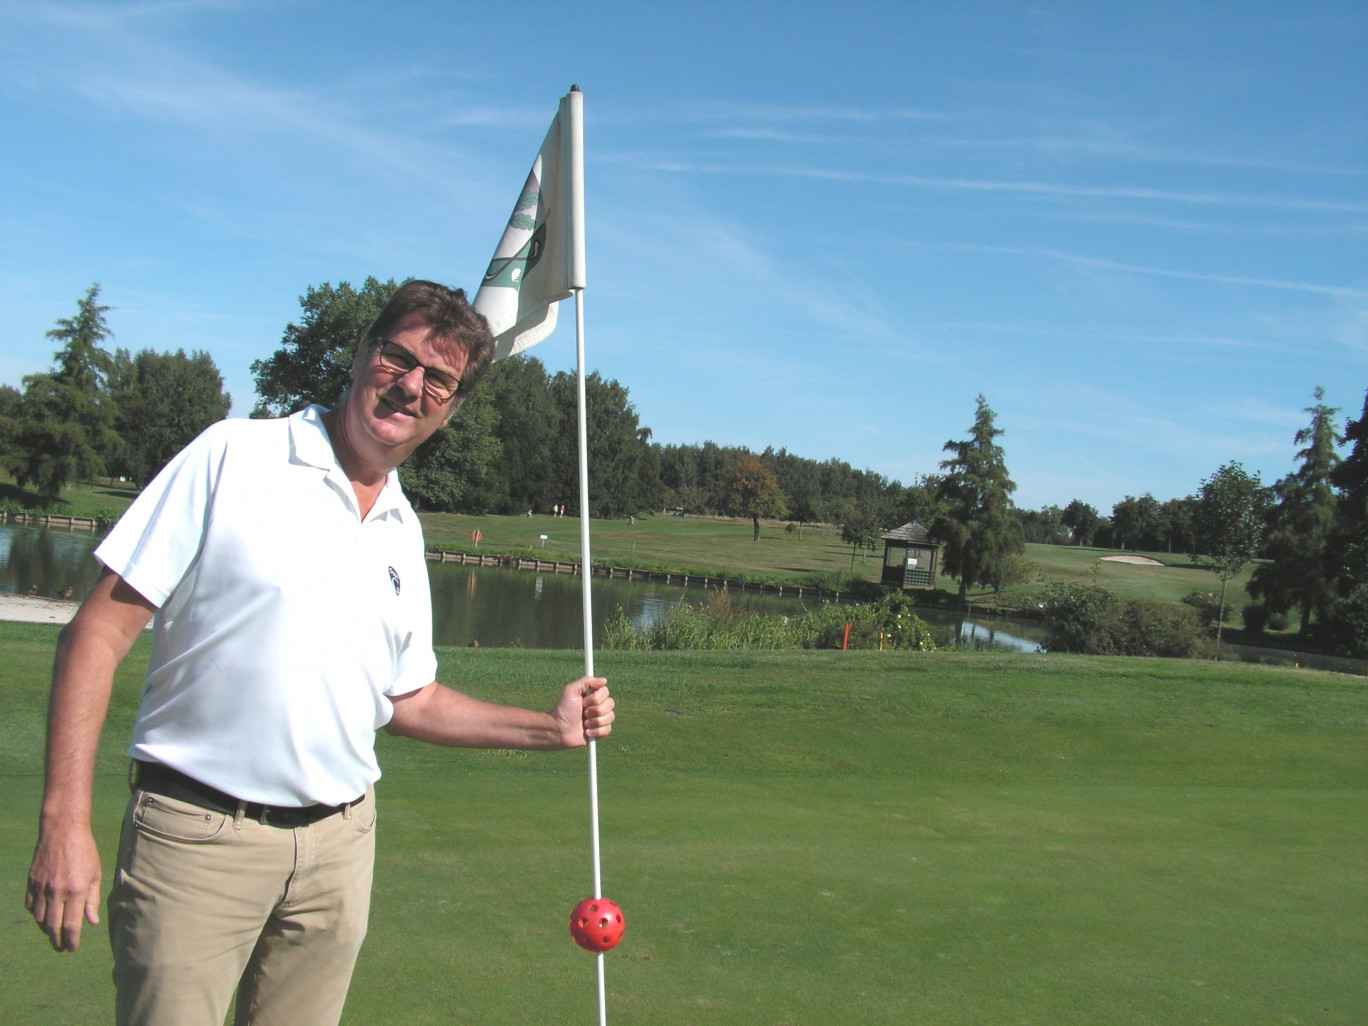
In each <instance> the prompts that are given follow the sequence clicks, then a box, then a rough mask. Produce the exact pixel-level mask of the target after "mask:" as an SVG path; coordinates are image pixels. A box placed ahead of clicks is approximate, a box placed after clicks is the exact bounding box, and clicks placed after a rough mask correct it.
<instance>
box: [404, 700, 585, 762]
mask: <svg viewBox="0 0 1368 1026" xmlns="http://www.w3.org/2000/svg"><path fill="white" fill-rule="evenodd" d="M385 730H387V731H388V732H389V733H391V734H396V735H399V736H401V737H411V738H414V739H415V740H418V741H426V742H428V743H429V744H436V745H446V746H448V747H455V748H517V749H526V750H534V751H545V750H553V749H558V748H564V747H566V743H565V740H564V736H563V733H562V731H561V728H560V725H559V723H558V721H557V720H556V718H555V717H554V716H552V714H550V713H544V712H535V711H533V710H531V709H520V708H517V707H516V706H508V705H495V704H494V703H492V702H483V701H481V700H479V699H477V698H472V697H470V696H469V695H464V694H462V693H461V692H459V691H455V690H453V689H451V688H448V687H443V686H442V685H440V684H429V685H428V686H427V687H425V688H422V689H420V691H418V692H415V693H414V694H412V695H404V696H401V697H400V698H398V699H396V700H395V702H394V715H393V717H391V719H390V721H389V723H387V724H385Z"/></svg>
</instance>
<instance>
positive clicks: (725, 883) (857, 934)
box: [0, 625, 1368, 1026]
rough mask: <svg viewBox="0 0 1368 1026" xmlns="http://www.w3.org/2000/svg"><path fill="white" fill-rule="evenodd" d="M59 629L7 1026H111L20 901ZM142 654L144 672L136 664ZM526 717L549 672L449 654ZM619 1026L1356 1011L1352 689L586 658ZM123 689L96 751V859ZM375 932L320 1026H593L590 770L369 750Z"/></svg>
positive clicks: (861, 665) (13, 756) (1355, 708)
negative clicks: (619, 922)
mask: <svg viewBox="0 0 1368 1026" xmlns="http://www.w3.org/2000/svg"><path fill="white" fill-rule="evenodd" d="M54 635H55V631H54V630H53V629H52V628H51V627H47V626H41V627H37V626H35V627H30V626H24V625H2V626H0V645H2V646H3V649H4V651H5V653H6V666H5V670H4V672H3V678H2V679H3V682H4V691H5V695H6V698H7V701H6V703H5V706H4V709H3V711H0V770H3V773H4V775H5V778H6V780H5V785H6V786H5V788H4V792H3V793H4V795H5V799H4V801H5V805H4V815H3V816H2V817H0V853H2V854H3V860H2V861H0V866H2V867H3V868H2V869H0V891H3V893H6V894H9V895H11V899H10V900H11V901H12V905H11V909H12V913H11V915H10V916H8V917H6V918H5V919H4V920H3V926H2V927H0V929H3V931H4V933H5V935H4V937H3V942H0V978H3V980H4V981H5V982H4V986H3V988H2V989H0V1021H4V1022H11V1021H13V1022H22V1023H34V1024H46V1023H58V1022H97V1021H107V1019H108V1014H109V1013H108V1009H109V1000H110V985H109V982H108V966H109V956H108V950H107V947H106V940H105V937H104V933H103V927H100V928H96V929H93V930H90V931H89V934H88V936H87V938H86V943H85V944H84V945H83V947H82V950H81V951H80V952H79V953H78V954H77V955H76V956H56V955H54V954H52V953H51V952H50V951H48V950H47V948H46V943H45V942H44V941H43V939H42V938H41V936H40V935H39V934H38V932H37V930H36V929H35V928H34V927H33V926H32V924H31V923H30V922H28V921H26V918H25V916H24V914H23V912H22V910H21V909H20V908H19V899H20V895H21V894H22V889H23V876H24V872H25V871H26V868H27V863H28V857H29V854H30V851H31V847H32V842H33V828H34V823H35V819H36V803H37V800H38V794H39V787H40V754H39V753H40V744H41V736H42V725H41V724H42V716H43V705H44V698H43V692H44V690H45V687H46V683H45V682H46V677H47V667H48V662H49V660H50V656H51V646H52V642H53V639H54ZM145 644H146V642H142V643H140V648H139V650H138V652H137V654H136V656H135V659H134V660H130V662H131V663H136V662H137V661H138V660H140V659H141V658H143V657H145V651H146V650H145V648H144V647H141V646H145ZM441 657H442V664H443V676H444V677H445V678H446V679H448V680H451V681H453V682H460V683H463V684H464V686H466V687H467V688H468V689H470V690H473V691H476V692H477V693H479V694H481V695H483V696H486V697H491V698H495V699H498V700H504V701H513V702H518V703H522V704H534V705H544V704H545V703H546V702H547V701H548V700H549V692H550V690H551V687H550V682H556V681H560V680H562V679H567V678H570V677H573V676H575V675H577V674H578V673H579V669H580V658H581V657H580V656H579V655H578V654H576V653H572V652H533V651H516V650H493V649H489V650H485V649H480V650H466V649H460V650H444V651H443V652H442V653H441ZM596 662H597V668H598V670H599V671H600V672H602V673H604V674H606V675H607V676H609V677H610V679H611V680H612V682H613V686H614V690H615V693H616V694H617V696H618V698H619V702H620V711H621V715H622V718H621V720H620V723H619V728H618V730H617V731H615V733H614V736H613V738H612V739H611V740H610V741H608V742H605V743H604V744H602V745H600V746H599V759H598V762H599V773H600V785H599V789H600V796H601V804H602V835H603V865H604V890H605V892H606V893H607V894H608V896H610V897H612V898H614V899H615V900H617V901H618V902H619V903H620V904H621V905H622V906H623V909H624V911H625V913H626V916H627V924H628V925H627V935H626V938H625V940H624V941H623V943H622V945H621V946H620V947H619V948H617V949H615V950H614V951H612V952H610V953H609V954H608V956H607V980H608V991H609V1021H610V1022H614V1023H619V1024H630V1023H641V1024H652V1026H659V1024H680V1026H685V1024H688V1026H695V1024H698V1023H708V1024H724V1026H726V1024H737V1026H753V1024H762V1026H777V1024H781V1023H782V1024H788V1026H803V1024H814V1026H818V1024H820V1026H829V1024H831V1023H837V1022H850V1023H862V1024H864V1023H869V1024H883V1023H887V1024H890V1026H892V1024H899V1026H903V1024H920V1023H926V1024H935V1026H946V1024H970V1023H973V1024H993V1026H996V1024H1000V1023H1042V1024H1059V1023H1077V1024H1088V1026H1093V1024H1097V1023H1106V1024H1108V1026H1113V1024H1170V1023H1215V1024H1227V1023H1228V1024H1231V1026H1235V1024H1239V1026H1247V1024H1259V1023H1268V1024H1272V1023H1291V1022H1303V1023H1312V1022H1314V1023H1322V1024H1335V1023H1358V1022H1361V1021H1362V1016H1363V1010H1364V1007H1365V989H1364V983H1363V981H1364V979H1366V978H1368V915H1366V914H1365V913H1368V887H1366V886H1365V885H1366V883H1368V865H1366V863H1368V855H1365V852H1368V817H1365V816H1364V809H1365V797H1368V795H1366V794H1365V791H1366V790H1368V788H1366V787H1365V784H1366V783H1368V782H1366V781H1365V758H1364V757H1365V754H1368V751H1365V736H1368V734H1366V733H1365V726H1368V724H1366V723H1365V720H1366V719H1368V706H1366V705H1365V702H1364V699H1365V684H1364V682H1363V681H1362V680H1359V679H1357V678H1351V677H1344V676H1337V675H1333V674H1324V673H1315V672H1308V671H1293V670H1280V669H1271V668H1265V667H1245V666H1239V665H1233V664H1219V665H1212V664H1205V663H1197V662H1186V661H1179V660H1138V659H1123V658H1112V659H1096V658H1088V657H1065V656H1057V657H1056V656H1027V655H1017V656H1010V655H1003V654H993V653H985V654H973V653H955V652H940V653H932V654H903V653H897V654H890V653H883V654H879V653H864V652H861V653H844V654H842V653H822V652H816V653H813V652H807V653H765V654H760V653H747V652H741V653H732V652H727V653H720V652H692V653H691V652H685V653H666V654H661V653H625V652H624V653H620V652H606V653H600V654H599V657H598V659H597V660H596ZM137 676H138V674H137V671H136V670H135V669H128V670H125V671H123V672H122V673H121V678H120V682H119V684H118V689H117V693H116V701H115V707H114V710H113V712H112V713H111V716H110V722H109V725H108V726H107V728H106V734H107V735H108V736H107V738H106V740H105V744H104V747H103V749H102V754H101V758H100V778H99V808H98V813H97V821H98V822H97V830H98V834H99V839H100V842H101V846H102V851H103V853H104V855H105V856H106V858H111V857H112V855H113V848H114V842H115V835H116V833H117V823H118V818H119V814H120V811H121V797H120V794H121V791H122V758H121V756H120V749H121V747H122V739H123V738H124V737H126V734H127V729H128V728H127V725H128V720H129V717H130V716H131V712H132V706H133V703H134V701H135V697H136V690H137ZM379 746H380V749H381V762H382V765H383V766H384V767H385V773H386V775H385V778H384V779H383V780H382V781H381V784H380V785H379V792H380V802H381V819H382V826H381V831H380V834H379V845H380V851H379V865H378V867H377V873H376V886H375V901H374V906H373V914H372V922H371V933H370V936H369V938H368V940H367V944H366V948H365V949H364V950H363V952H362V958H361V964H360V966H359V967H358V971H357V974H356V978H355V981H354V983H353V986H352V992H351V997H350V1000H349V1004H348V1011H347V1014H346V1016H345V1017H344V1022H347V1023H353V1024H372V1023H383V1024H391V1023H404V1024H421V1023H481V1024H484V1023H564V1022H576V1021H593V1017H594V1015H595V1007H596V1001H595V987H594V968H593V958H592V957H591V956H589V955H587V954H585V953H583V952H581V951H580V950H579V949H578V948H576V947H575V946H574V945H573V944H572V942H571V941H570V939H569V936H568V931H567V929H566V920H567V918H568V916H569V911H570V909H571V907H572V906H573V905H574V904H575V902H577V901H578V900H579V899H580V898H582V897H585V896H587V895H588V893H589V891H590V889H591V880H590V868H589V843H588V823H587V821H588V812H587V806H588V799H587V785H586V783H585V758H584V754H583V753H582V752H569V753H561V754H555V755H518V754H512V753H502V752H453V751H444V750H439V749H433V748H430V747H425V746H421V745H417V744H413V743H408V742H403V741H398V740H395V739H391V738H388V737H385V736H383V735H382V736H381V738H380V739H379Z"/></svg>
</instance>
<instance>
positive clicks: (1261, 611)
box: [1241, 602, 1272, 634]
mask: <svg viewBox="0 0 1368 1026" xmlns="http://www.w3.org/2000/svg"><path fill="white" fill-rule="evenodd" d="M1271 616H1272V614H1271V613H1270V612H1269V611H1268V607H1267V606H1266V605H1264V604H1263V603H1262V602H1246V603H1245V607H1244V610H1243V612H1242V613H1241V619H1242V620H1243V622H1244V629H1245V630H1247V631H1248V632H1249V633H1250V634H1262V633H1263V632H1264V629H1265V628H1266V627H1267V626H1268V620H1269V617H1271Z"/></svg>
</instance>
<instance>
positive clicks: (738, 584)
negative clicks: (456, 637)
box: [427, 552, 841, 600]
mask: <svg viewBox="0 0 1368 1026" xmlns="http://www.w3.org/2000/svg"><path fill="white" fill-rule="evenodd" d="M427 558H428V560H429V561H431V562H433V563H454V564H456V565H457V566H487V567H498V568H500V569H504V570H535V571H537V572H539V573H548V574H580V573H583V569H582V567H581V566H580V564H579V563H568V562H565V561H563V560H558V559H536V558H533V557H531V556H491V555H483V554H481V553H477V552H429V553H428V554H427ZM590 573H591V575H594V576H598V577H607V578H610V579H612V580H621V581H654V582H656V583H660V584H679V585H682V586H684V587H686V588H717V589H725V590H727V591H759V592H769V593H771V594H774V595H777V596H779V597H780V598H824V599H832V600H839V599H840V597H841V596H840V593H839V592H835V591H828V590H826V589H824V588H814V587H812V586H811V585H808V586H806V587H804V586H801V585H794V584H759V583H757V582H755V581H741V580H737V579H736V578H732V577H708V576H704V575H701V574H680V573H673V572H667V571H664V570H633V569H632V568H630V567H625V566H596V567H593V568H592V569H591V571H590Z"/></svg>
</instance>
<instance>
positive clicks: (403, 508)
mask: <svg viewBox="0 0 1368 1026" xmlns="http://www.w3.org/2000/svg"><path fill="white" fill-rule="evenodd" d="M323 412H324V411H323V409H322V408H320V407H317V406H311V407H309V408H308V409H307V410H304V411H303V412H301V413H297V414H295V415H293V416H291V417H288V418H285V419H282V420H225V421H222V422H220V423H218V424H215V425H214V426H213V427H210V428H209V429H208V430H206V431H205V432H204V433H203V434H202V435H200V436H199V438H197V439H195V441H193V442H191V443H190V445H189V446H187V447H186V448H185V449H184V450H183V451H182V452H181V453H180V454H179V455H177V456H176V457H175V459H173V460H172V461H171V462H170V463H169V464H167V466H166V468H165V469H164V470H163V471H162V472H161V473H160V474H158V475H157V477H156V479H155V480H154V481H153V482H152V483H151V484H150V485H148V486H147V488H146V489H144V490H143V493H142V494H141V495H140V496H139V497H138V499H137V501H136V502H134V503H133V505H132V506H131V507H130V508H129V509H128V511H127V512H126V513H125V514H124V515H123V517H122V518H121V519H120V520H119V522H118V524H117V525H116V526H115V527H114V529H113V531H111V532H110V534H109V536H108V538H106V539H105V541H104V542H103V543H102V544H101V545H100V547H99V548H98V549H96V552H95V554H96V556H97V557H99V559H100V560H101V562H103V563H104V564H105V565H106V566H107V567H108V568H109V569H110V570H113V571H114V572H115V573H117V574H119V575H120V576H121V577H122V578H123V579H124V580H125V581H127V582H128V584H129V585H131V586H132V587H133V588H134V589H135V590H136V591H138V592H139V593H140V594H141V595H143V596H144V597H145V598H146V599H148V601H150V602H152V603H154V604H155V605H157V606H158V607H159V609H158V612H157V616H156V620H155V621H154V623H153V635H152V658H151V661H150V664H149V668H148V673H147V680H146V683H145V684H144V685H143V695H142V704H141V706H140V708H139V710H138V718H137V722H136V724H135V726H134V730H133V743H132V745H131V746H130V747H129V754H130V755H132V756H133V757H134V758H137V759H144V760H152V761H156V762H160V763H164V764H165V765H167V766H171V767H174V768H175V769H178V770H180V771H181V772H183V773H187V774H189V775H190V776H192V777H194V778H195V779H197V780H200V781H203V782H204V783H206V784H209V785H210V786H212V787H216V788H218V789H220V790H222V791H225V792H227V793H228V794H231V795H234V796H236V797H238V798H240V799H244V800H246V801H253V802H265V803H268V804H272V805H307V804H311V803H313V802H321V803H324V804H328V805H335V804H339V803H341V802H344V801H348V800H350V799H352V798H355V797H357V795H360V794H363V793H364V792H365V790H366V788H367V787H369V786H370V785H371V784H372V783H374V782H375V781H376V780H377V779H379V777H380V768H379V765H378V764H377V762H376V759H375V732H376V730H378V729H379V728H380V727H382V726H383V725H384V724H385V723H386V722H388V721H389V718H390V716H391V715H392V713H393V706H392V705H391V703H390V700H389V699H390V696H393V695H400V694H404V693H406V692H409V691H414V690H416V689H418V688H421V687H423V686H424V685H426V684H428V683H429V682H431V681H432V680H433V679H434V677H435V676H436V672H437V660H436V656H435V655H434V653H433V651H432V599H431V595H430V593H429V590H428V576H427V563H426V561H425V558H424V553H423V535H422V528H421V527H420V525H419V523H418V518H417V517H416V515H415V514H414V512H413V509H412V507H411V506H409V503H408V500H407V499H405V498H404V494H403V492H402V491H401V490H400V487H399V476H398V474H397V473H395V472H391V473H390V475H389V480H388V482H387V483H386V485H385V488H384V491H382V492H381V494H380V497H379V499H378V500H377V501H376V503H375V506H374V507H373V508H372V509H371V511H370V513H369V514H368V515H367V516H366V517H365V519H364V520H363V519H362V518H361V516H360V510H359V507H358V505H357V501H356V495H355V493H354V492H353V490H352V487H351V483H350V482H349V481H348V480H347V477H346V475H345V474H344V473H343V472H342V470H341V468H340V467H339V466H338V465H337V461H336V458H335V457H334V455H333V450H332V444H331V442H330V441H329V439H328V434H327V431H326V430H325V429H324V427H323V423H322V420H321V419H320V418H321V415H322V414H323Z"/></svg>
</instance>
